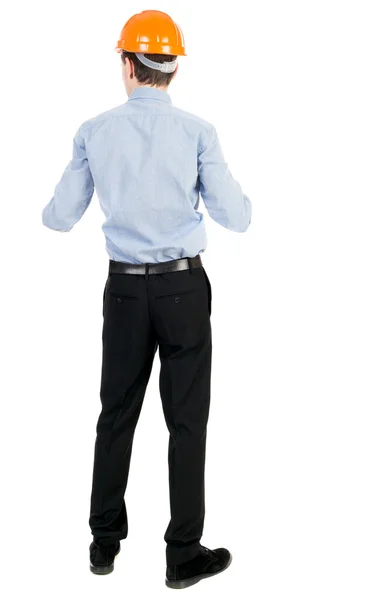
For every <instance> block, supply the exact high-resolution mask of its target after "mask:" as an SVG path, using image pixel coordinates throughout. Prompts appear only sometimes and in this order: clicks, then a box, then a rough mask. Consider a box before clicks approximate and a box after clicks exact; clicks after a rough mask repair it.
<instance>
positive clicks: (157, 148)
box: [43, 87, 251, 264]
mask: <svg viewBox="0 0 377 600" xmlns="http://www.w3.org/2000/svg"><path fill="white" fill-rule="evenodd" d="M94 188H95V189H96V192H97V196H98V199H99V202H100V205H101V208H102V211H103V213H104V215H105V217H106V220H105V222H104V225H103V231H104V234H105V237H106V248H107V252H108V254H109V257H110V258H111V259H112V260H116V261H121V262H127V263H134V264H135V263H157V262H163V261H167V260H174V259H177V258H182V257H185V256H191V257H193V256H196V255H197V254H200V253H201V252H203V251H204V250H205V248H206V245H207V238H206V231H205V224H204V219H203V215H202V213H201V212H200V211H199V210H198V206H199V198H200V195H201V197H202V199H203V201H204V204H205V206H206V208H207V210H208V213H209V215H210V216H211V217H212V218H213V219H214V220H215V221H217V223H220V225H223V226H224V227H227V228H228V229H231V230H232V231H239V232H243V231H246V229H247V228H248V226H249V224H250V219H251V203H250V200H249V199H248V198H247V196H245V195H244V194H243V193H242V190H241V187H240V185H239V183H237V181H235V180H234V179H233V177H232V175H231V173H230V171H229V169H228V166H227V164H226V162H225V160H224V156H223V153H222V150H221V147H220V144H219V140H218V137H217V134H216V130H215V128H214V127H213V126H212V125H210V124H209V123H207V122H206V121H203V120H202V119H200V118H198V117H196V116H194V115H191V114H189V113H186V112H184V111H182V110H180V109H178V108H176V107H174V106H173V105H172V103H171V100H170V96H169V95H168V94H167V93H166V92H164V91H162V90H158V89H156V88H150V87H140V88H137V89H135V90H134V91H133V92H132V94H131V95H130V97H129V100H128V102H126V103H125V104H122V105H121V106H118V107H116V108H113V109H112V110H109V111H107V112H105V113H102V114H100V115H99V116H97V117H95V118H94V119H91V120H89V121H86V122H85V123H84V124H83V125H81V127H80V128H79V130H78V132H77V134H76V136H75V138H74V142H73V157H72V160H71V162H70V163H69V165H68V166H67V168H66V169H65V171H64V173H63V176H62V178H61V180H60V182H59V183H58V185H57V186H56V188H55V194H54V197H53V198H52V200H51V201H50V202H49V204H48V205H47V206H46V208H45V209H44V211H43V223H44V225H46V227H49V228H50V229H55V230H58V231H70V229H72V227H73V226H74V225H75V223H77V221H79V219H81V217H82V215H83V214H84V212H85V211H86V209H87V208H88V206H89V204H90V201H91V199H92V196H93V192H94Z"/></svg>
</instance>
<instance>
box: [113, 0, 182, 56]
mask: <svg viewBox="0 0 377 600" xmlns="http://www.w3.org/2000/svg"><path fill="white" fill-rule="evenodd" d="M116 50H117V51H118V52H122V50H128V52H138V53H142V54H171V55H177V56H186V53H185V40H184V38H183V33H182V30H181V28H180V27H179V25H177V23H174V21H173V19H172V18H171V17H169V15H167V14H166V13H164V12H161V11H159V10H144V11H143V12H141V13H139V14H137V15H134V16H133V17H131V18H130V19H129V20H128V21H127V23H126V24H125V26H124V27H123V29H122V32H121V34H120V40H119V42H118V45H117V47H116Z"/></svg>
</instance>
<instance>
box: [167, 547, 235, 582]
mask: <svg viewBox="0 0 377 600" xmlns="http://www.w3.org/2000/svg"><path fill="white" fill-rule="evenodd" d="M231 562H232V555H230V558H229V560H228V562H227V564H226V565H225V567H223V568H222V569H220V571H216V573H204V574H203V575H197V576H196V577H190V578H189V579H178V580H177V581H171V580H169V579H165V584H166V585H167V587H168V588H171V589H172V590H183V589H184V588H188V587H191V586H192V585H195V584H196V583H199V581H201V580H202V579H208V577H214V576H215V575H219V573H223V571H225V570H226V569H227V568H228V567H229V566H230V563H231Z"/></svg>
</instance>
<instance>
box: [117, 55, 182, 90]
mask: <svg viewBox="0 0 377 600" xmlns="http://www.w3.org/2000/svg"><path fill="white" fill-rule="evenodd" d="M145 56H146V57H147V58H149V60H153V61H154V62H158V63H163V62H171V61H172V60H174V59H175V58H177V57H176V56H173V55H171V54H146V55H145ZM126 58H129V59H130V60H131V61H132V62H133V65H134V68H135V76H136V79H137V80H138V82H139V83H148V84H150V85H156V86H158V87H166V86H168V85H169V83H170V82H171V80H172V79H173V77H174V72H173V73H162V72H161V71H156V69H151V68H150V67H146V66H145V65H143V63H141V62H140V60H139V59H138V58H137V56H136V54H135V53H134V52H127V50H123V52H122V61H123V63H124V64H125V63H126Z"/></svg>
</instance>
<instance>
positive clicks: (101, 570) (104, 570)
mask: <svg viewBox="0 0 377 600" xmlns="http://www.w3.org/2000/svg"><path fill="white" fill-rule="evenodd" d="M119 552H120V547H119V550H118V552H117V553H116V554H115V556H114V561H115V559H116V557H117V556H118V554H119ZM89 568H90V570H91V572H92V573H94V575H109V574H110V573H112V572H113V571H114V563H112V564H111V565H109V566H106V567H96V566H95V565H92V563H90V565H89Z"/></svg>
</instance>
